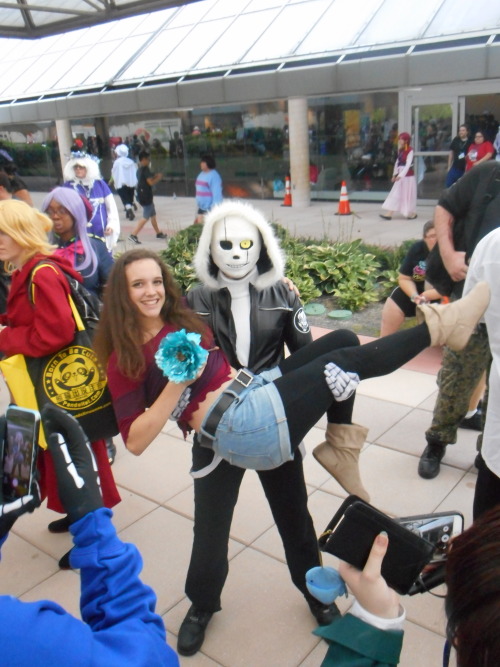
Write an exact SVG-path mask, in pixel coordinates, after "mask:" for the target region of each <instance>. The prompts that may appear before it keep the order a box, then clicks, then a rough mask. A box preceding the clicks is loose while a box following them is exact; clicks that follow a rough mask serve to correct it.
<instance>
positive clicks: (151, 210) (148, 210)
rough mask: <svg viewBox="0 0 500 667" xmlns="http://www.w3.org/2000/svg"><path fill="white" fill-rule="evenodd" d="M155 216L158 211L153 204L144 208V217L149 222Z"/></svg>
mask: <svg viewBox="0 0 500 667" xmlns="http://www.w3.org/2000/svg"><path fill="white" fill-rule="evenodd" d="M154 215H156V209H155V205H154V203H153V202H151V204H146V206H143V207H142V217H143V218H146V220H149V218H152V217H153V216H154Z"/></svg>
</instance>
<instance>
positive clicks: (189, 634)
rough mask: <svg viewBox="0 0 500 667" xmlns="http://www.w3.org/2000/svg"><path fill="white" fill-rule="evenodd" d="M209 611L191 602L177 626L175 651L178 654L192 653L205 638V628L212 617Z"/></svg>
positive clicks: (199, 646)
mask: <svg viewBox="0 0 500 667" xmlns="http://www.w3.org/2000/svg"><path fill="white" fill-rule="evenodd" d="M212 616H213V613H212V612H211V611H201V610H200V609H197V608H196V607H195V606H194V604H192V605H191V606H190V607H189V609H188V613H187V614H186V616H185V617H184V620H183V621H182V623H181V627H180V628H179V636H178V638H177V652H178V653H179V654H180V655H194V654H195V653H197V652H198V651H199V650H200V648H201V646H202V644H203V641H204V639H205V630H206V627H207V625H208V624H209V622H210V619H211V618H212Z"/></svg>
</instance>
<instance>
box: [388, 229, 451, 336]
mask: <svg viewBox="0 0 500 667" xmlns="http://www.w3.org/2000/svg"><path fill="white" fill-rule="evenodd" d="M436 240H437V237H436V230H435V229H434V222H433V220H428V221H427V222H426V223H425V225H424V229H423V238H422V239H421V240H420V241H417V242H416V243H414V244H413V245H412V246H411V247H410V249H409V250H408V252H407V254H406V256H405V258H404V259H403V262H402V264H401V266H400V268H399V276H398V287H396V288H395V289H394V290H393V292H392V293H391V295H390V296H389V297H388V299H387V300H386V302H385V304H384V307H383V309H382V323H381V326H380V335H381V336H388V335H389V334H391V333H394V332H395V331H397V330H398V329H399V327H400V326H401V325H402V324H403V322H404V320H405V317H415V314H416V311H417V308H416V307H417V306H418V305H419V304H421V303H427V302H429V301H438V300H439V299H440V298H441V295H440V294H439V292H438V291H437V290H435V289H434V288H433V287H430V288H429V289H425V287H426V286H425V270H426V259H427V256H428V254H429V252H430V251H431V250H432V248H433V247H434V246H435V245H436Z"/></svg>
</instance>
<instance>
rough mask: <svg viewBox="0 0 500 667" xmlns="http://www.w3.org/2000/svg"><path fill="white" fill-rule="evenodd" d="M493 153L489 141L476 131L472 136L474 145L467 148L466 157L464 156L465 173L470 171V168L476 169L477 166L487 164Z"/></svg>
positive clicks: (493, 150) (479, 131)
mask: <svg viewBox="0 0 500 667" xmlns="http://www.w3.org/2000/svg"><path fill="white" fill-rule="evenodd" d="M494 153H495V149H494V148H493V144H492V143H491V141H486V140H485V138H484V134H483V133H482V132H481V130H478V131H477V132H476V134H475V135H474V143H473V144H471V145H470V146H469V150H468V151H467V155H466V156H465V171H470V170H471V169H472V167H477V165H478V164H482V163H483V162H488V160H491V158H492V157H493V155H494Z"/></svg>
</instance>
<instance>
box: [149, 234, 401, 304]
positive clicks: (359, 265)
mask: <svg viewBox="0 0 500 667" xmlns="http://www.w3.org/2000/svg"><path fill="white" fill-rule="evenodd" d="M273 228H274V230H275V233H276V236H277V237H278V239H279V240H280V243H281V247H282V248H283V251H284V253H285V255H286V258H287V259H286V267H285V275H286V276H287V277H288V278H290V280H293V282H294V283H295V285H296V286H297V289H298V290H299V292H300V296H301V299H302V301H303V302H304V303H308V302H310V301H312V300H314V299H317V298H318V297H320V296H322V295H332V296H334V297H335V298H336V299H337V301H338V305H339V307H340V308H345V309H349V310H352V311H353V312H355V311H358V310H361V309H362V308H364V307H365V306H367V305H368V304H369V303H371V302H373V301H378V300H380V299H382V298H386V297H387V295H388V294H389V293H390V292H391V290H392V289H393V288H394V286H395V285H397V276H398V269H399V266H400V264H401V261H402V258H403V257H404V255H405V254H406V252H407V249H408V247H409V245H410V244H411V243H412V241H405V242H404V243H403V244H402V245H401V246H397V247H394V248H389V247H379V246H371V245H366V244H364V243H362V242H361V241H360V240H357V241H351V242H336V243H330V242H327V241H323V242H321V243H318V242H317V241H314V240H312V239H295V238H293V237H292V236H291V235H290V234H289V232H288V231H287V230H286V229H285V228H284V227H282V226H281V225H278V224H273ZM202 229H203V227H202V225H191V226H190V227H187V228H186V229H184V230H182V231H181V232H179V233H178V234H176V235H175V236H174V237H173V238H171V239H170V241H169V243H168V246H167V248H166V250H163V251H162V252H161V253H160V255H161V257H162V258H163V259H164V260H165V262H166V263H167V264H168V265H169V266H170V268H171V269H172V272H173V275H174V277H175V279H176V280H177V282H178V283H179V285H180V286H181V289H182V290H183V291H187V290H189V289H190V288H191V287H193V286H194V285H196V284H197V281H196V275H195V272H194V269H193V264H192V262H193V257H194V253H195V252H196V248H197V245H198V240H199V238H200V234H201V231H202Z"/></svg>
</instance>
